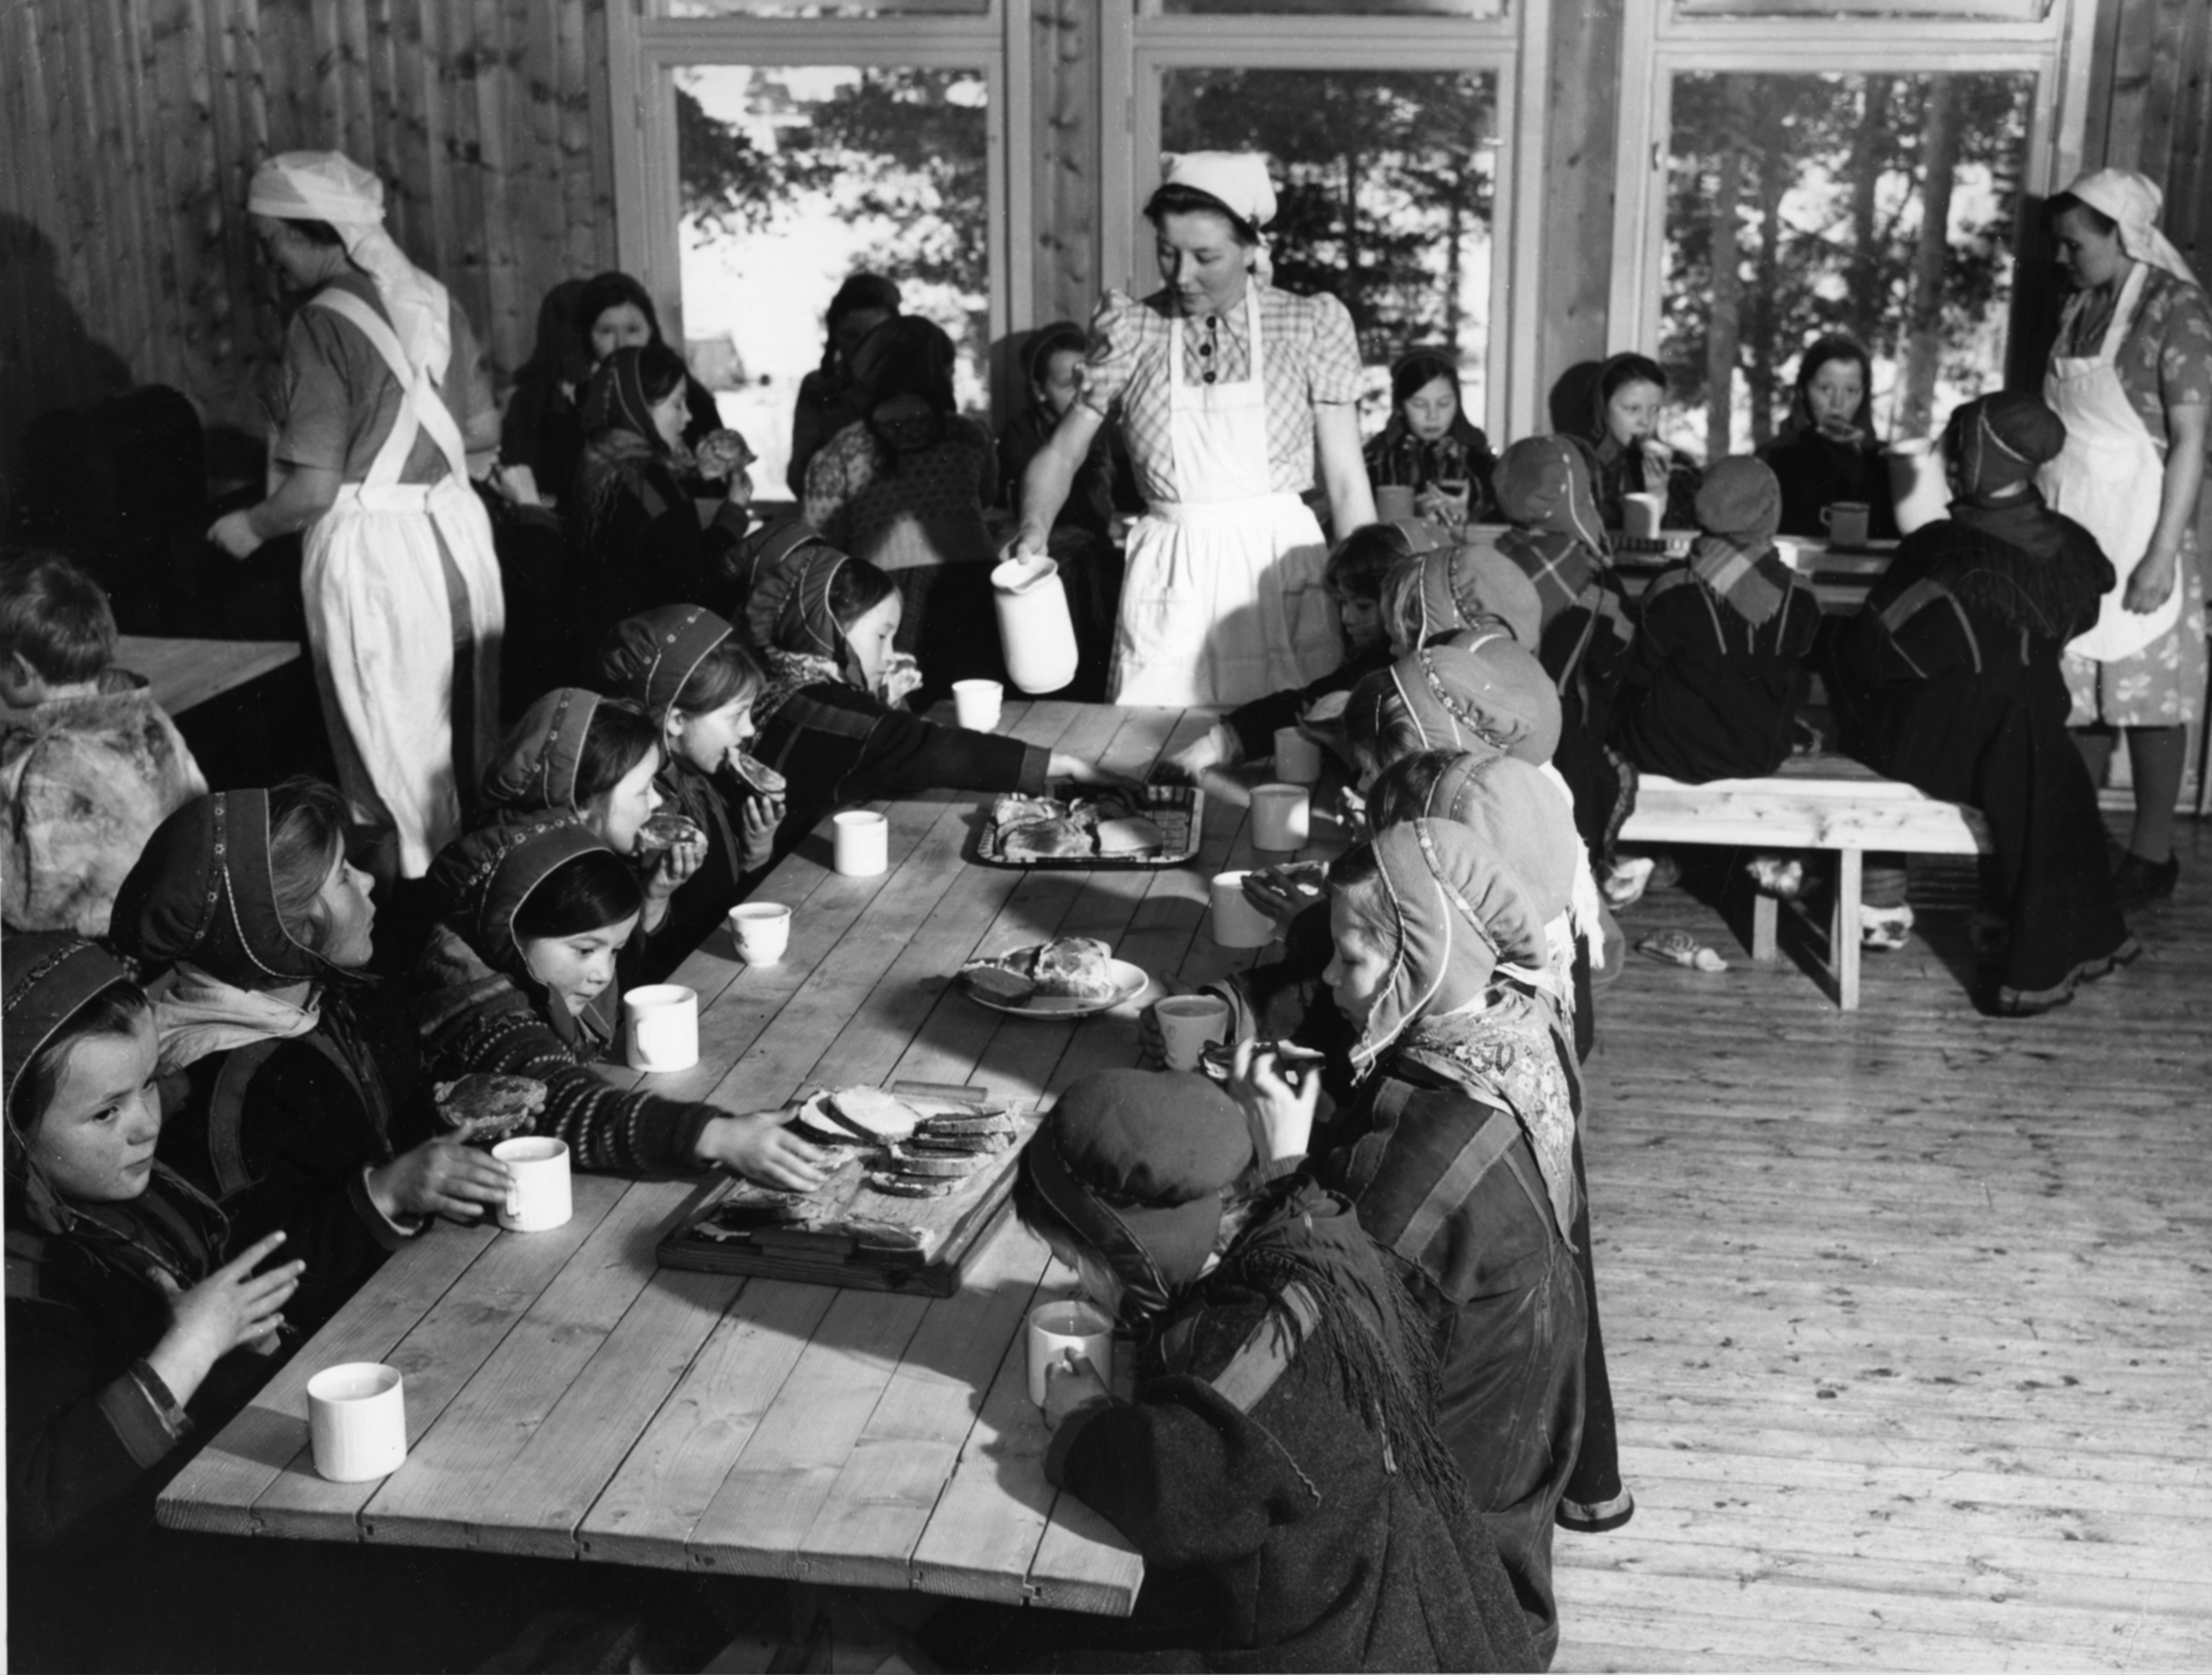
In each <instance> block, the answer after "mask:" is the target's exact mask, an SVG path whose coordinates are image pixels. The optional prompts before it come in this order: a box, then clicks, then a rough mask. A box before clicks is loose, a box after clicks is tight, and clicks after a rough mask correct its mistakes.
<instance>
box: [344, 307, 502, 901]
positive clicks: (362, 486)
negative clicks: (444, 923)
mask: <svg viewBox="0 0 2212 1675" xmlns="http://www.w3.org/2000/svg"><path fill="white" fill-rule="evenodd" d="M311 306H313V307H319V308H328V309H330V310H331V312H332V313H333V314H337V315H338V316H339V317H340V318H342V319H343V320H348V321H349V322H350V323H351V324H352V325H353V326H356V328H358V329H359V331H360V332H361V333H362V336H364V337H366V338H368V341H369V343H370V344H372V345H373V346H374V348H375V350H376V351H377V353H378V354H379V355H380V356H383V358H384V362H385V364H386V366H387V367H389V368H391V370H392V376H393V377H394V378H396V379H397V380H398V381H399V387H400V389H401V390H402V392H403V395H402V398H401V400H400V403H399V411H398V417H396V418H395V419H394V421H393V423H392V429H391V432H390V434H389V435H386V437H385V439H384V445H383V446H382V447H381V448H379V449H378V450H377V454H376V459H375V461H374V463H373V464H372V465H371V466H369V470H368V478H367V479H366V480H364V481H362V482H360V483H349V484H345V485H344V486H343V488H341V489H340V490H338V496H337V501H336V502H335V503H334V504H332V506H331V509H330V510H329V511H327V512H325V513H324V514H323V515H322V516H321V517H319V518H318V519H316V520H315V521H314V523H313V526H312V527H310V528H309V529H308V531H307V562H306V566H305V568H304V569H303V570H302V572H301V593H302V594H303V595H304V596H305V602H306V606H307V645H308V649H309V652H310V653H311V655H313V660H314V668H315V684H316V685H317V686H318V688H319V690H320V691H321V693H322V699H323V716H324V721H325V724H326V725H327V726H328V728H329V729H330V734H331V749H332V750H333V751H334V752H336V754H337V763H338V784H339V788H340V789H342V790H343V792H344V793H345V798H346V801H347V803H348V804H349V807H350V808H351V811H352V814H353V818H354V819H356V820H357V821H359V822H361V823H362V824H364V825H373V826H389V827H391V828H392V829H393V830H394V831H396V832H397V834H398V844H399V870H400V872H401V874H403V875H404V876H405V877H408V878H420V877H421V876H422V874H424V873H426V872H428V870H429V868H430V860H431V857H432V856H435V854H436V853H437V852H438V850H441V848H443V847H444V846H445V845H446V844H448V843H450V842H451V841H452V840H453V838H455V837H459V835H460V826H461V796H460V788H459V786H458V785H457V784H456V783H454V771H453V738H454V732H453V729H454V726H455V719H456V718H455V717H454V716H453V610H452V607H451V605H450V603H449V601H448V600H447V592H446V573H445V567H444V565H443V564H442V563H441V562H440V559H439V555H438V541H439V537H440V536H441V535H442V536H443V537H444V538H445V545H446V551H447V554H448V555H449V556H450V557H452V559H453V566H454V568H455V569H457V570H459V573H460V577H461V582H462V584H463V586H464V588H465V590H466V593H467V595H468V616H469V625H470V630H471V636H472V638H473V640H474V643H475V647H476V668H475V687H474V691H475V714H473V715H471V716H461V717H459V725H460V726H461V727H463V728H467V729H469V735H468V736H470V737H471V738H472V740H473V741H474V750H473V752H472V758H473V760H475V761H476V762H477V763H478V764H482V763H483V762H485V761H487V760H488V759H489V753H490V752H491V751H492V750H493V749H494V748H495V746H496V744H497V740H498V728H499V656H498V653H499V642H500V636H501V631H502V630H503V629H504V628H505V626H506V617H507V612H506V601H505V597H504V595H503V594H501V589H500V579H499V559H498V557H497V556H496V555H495V553H494V552H493V551H492V538H491V521H490V520H489V518H487V517H486V516H485V515H484V509H483V504H482V502H479V501H478V500H477V497H476V495H475V493H474V492H473V491H472V490H471V489H470V487H469V478H468V460H467V456H466V454H465V450H464V448H463V445H462V442H461V433H460V427H459V426H458V425H457V424H455V423H453V414H452V413H450V412H448V411H447V408H446V404H445V402H444V400H443V399H441V396H440V395H439V393H438V387H437V386H436V384H435V382H434V381H432V379H431V376H430V375H429V373H428V371H427V370H418V369H416V368H413V367H411V366H410V365H409V363H408V361H407V357H406V352H405V351H404V350H403V349H402V348H401V347H400V344H399V338H398V335H397V334H396V333H395V332H393V331H392V327H391V326H390V325H389V324H388V323H387V322H386V320H385V319H384V317H383V316H382V315H380V314H378V313H377V312H376V310H375V309H374V308H370V307H369V306H368V304H367V303H365V302H363V301H362V300H361V299H360V298H359V297H356V296H353V295H349V294H347V293H346V292H344V291H336V290H326V291H324V292H322V293H320V294H319V295H317V296H316V297H314V298H313V303H312V304H311ZM423 430H428V432H429V433H430V438H431V440H432V441H433V442H436V443H437V444H438V447H439V448H440V450H441V452H443V454H445V456H446V464H447V474H446V476H445V477H444V478H441V479H440V480H439V481H438V482H436V483H433V484H403V483H401V482H400V480H399V477H400V473H401V472H403V471H404V469H405V468H406V464H407V456H408V454H409V453H410V451H411V450H412V449H413V448H414V446H415V438H416V435H417V434H418V433H419V432H421V431H423Z"/></svg>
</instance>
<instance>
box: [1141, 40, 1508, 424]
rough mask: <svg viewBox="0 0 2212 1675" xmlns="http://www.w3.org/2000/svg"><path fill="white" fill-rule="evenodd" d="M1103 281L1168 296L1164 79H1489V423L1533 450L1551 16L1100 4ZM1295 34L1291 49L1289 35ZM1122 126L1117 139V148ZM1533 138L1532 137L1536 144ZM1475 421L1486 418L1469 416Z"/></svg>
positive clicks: (1486, 407) (1484, 415) (1486, 412)
mask: <svg viewBox="0 0 2212 1675" xmlns="http://www.w3.org/2000/svg"><path fill="white" fill-rule="evenodd" d="M1100 9H1101V14H1102V18H1101V21H1102V26H1103V27H1102V31H1101V35H1102V41H1103V47H1104V51H1103V54H1102V58H1103V62H1102V64H1101V65H1100V70H1101V82H1102V85H1101V89H1100V90H1101V94H1102V98H1101V101H1100V108H1101V110H1102V112H1103V113H1104V117H1103V119H1104V121H1105V123H1106V125H1107V127H1108V143H1106V144H1105V145H1104V146H1103V147H1102V148H1101V149H1102V154H1103V155H1102V167H1101V170H1100V181H1099V187H1100V190H1099V203H1100V241H1101V249H1100V256H1101V262H1100V271H1101V273H1102V274H1103V275H1104V276H1105V283H1108V284H1109V285H1121V286H1125V287H1127V289H1129V290H1130V291H1131V293H1132V294H1133V295H1146V294H1148V293H1150V292H1151V291H1152V290H1154V289H1158V283H1159V277H1158V271H1156V269H1155V268H1154V266H1153V265H1152V261H1151V260H1150V259H1149V252H1150V246H1151V240H1150V239H1149V237H1147V236H1146V234H1145V233H1144V232H1143V231H1142V229H1141V228H1140V224H1139V223H1140V222H1141V219H1142V210H1143V207H1144V200H1145V199H1146V198H1147V197H1149V196H1150V195H1151V187H1152V183H1154V182H1156V181H1157V180H1158V179H1159V160H1160V102H1161V101H1160V78H1161V75H1162V73H1163V72H1164V71H1166V70H1191V69H1198V70H1214V69H1224V70H1408V71H1413V72H1416V73H1418V72H1421V71H1429V72H1443V71H1456V72H1459V73H1462V74H1466V73H1482V72H1489V73H1492V74H1494V75H1495V76H1497V77H1498V150H1499V154H1500V155H1499V158H1498V169H1497V174H1496V195H1495V198H1494V200H1493V209H1492V224H1491V243H1492V262H1491V276H1490V319H1491V341H1490V343H1489V345H1488V361H1487V365H1486V371H1485V378H1486V397H1485V401H1484V411H1483V413H1482V414H1481V415H1480V416H1479V419H1480V423H1482V424H1483V425H1484V426H1485V427H1486V429H1488V430H1489V432H1490V433H1491V434H1492V435H1529V434H1532V433H1533V431H1534V429H1535V428H1536V420H1537V415H1538V414H1539V412H1540V411H1541V393H1540V391H1539V389H1538V387H1537V376H1536V374H1537V367H1536V357H1537V344H1538V338H1539V334H1540V330H1541V309H1540V308H1539V306H1538V301H1537V299H1538V295H1539V291H1540V283H1541V275H1542V271H1543V229H1542V213H1541V209H1542V204H1543V171H1544V161H1545V159H1544V150H1545V131H1546V126H1547V125H1546V122H1545V119H1544V112H1545V98H1544V85H1543V78H1544V76H1546V75H1547V73H1548V70H1549V58H1548V47H1549V29H1550V10H1551V9H1550V7H1549V5H1548V4H1546V3H1537V0H1511V3H1510V4H1501V5H1500V6H1499V8H1498V15H1493V16H1489V17H1471V16H1436V17H1425V16H1419V15H1348V16H1342V17H1326V16H1310V15H1305V14H1303V13H1302V14H1299V15H1297V16H1296V17H1294V18H1286V17H1285V16H1281V15H1267V14H1264V13H1255V14H1241V13H1238V14H1201V15H1160V14H1158V13H1157V12H1155V11H1153V9H1152V7H1151V5H1150V4H1149V3H1144V0H1100ZM1293 22H1294V23H1295V24H1296V25H1297V30H1296V34H1295V37H1294V38H1293V37H1292V36H1291V34H1290V32H1289V31H1287V30H1286V28H1285V24H1286V23H1293ZM1117 113H1118V124H1119V130H1118V131H1119V133H1120V135H1121V137H1122V138H1123V140H1124V141H1125V142H1126V143H1122V144H1119V145H1117V144H1115V143H1112V142H1113V137H1114V135H1115V124H1116V118H1117ZM1524 129H1525V131H1524ZM1471 417H1474V416H1471Z"/></svg>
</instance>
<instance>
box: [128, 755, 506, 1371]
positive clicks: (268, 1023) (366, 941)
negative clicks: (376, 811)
mask: <svg viewBox="0 0 2212 1675" xmlns="http://www.w3.org/2000/svg"><path fill="white" fill-rule="evenodd" d="M347 828H348V820H347V813H346V807H345V804H344V803H343V801H341V800H340V798H339V796H338V794H337V791H336V790H335V789H333V788H332V787H331V786H328V785H325V784H323V783H320V782H319V781H316V780H313V779H292V780H287V781H286V782H284V783H283V784H281V785H278V786H276V787H274V788H273V789H269V790H265V791H264V790H241V791H223V792H217V793H216V794H214V795H209V796H204V797H198V798H196V799H195V800H193V801H191V802H189V803H186V804H185V806H184V807H182V808H179V810H177V812H176V813H173V814H172V815H171V816H170V817H169V818H168V819H167V820H165V821H163V822H162V823H161V825H160V826H159V827H158V828H157V829H156V830H155V833H154V836H153V837H152V838H151V839H149V841H148V843H147V845H146V848H145V850H144V851H143V853H142V854H141V855H140V856H139V857H138V862H137V865H136V866H134V867H132V868H131V872H130V874H129V875H128V876H127V877H126V878H125V880H124V882H123V886H122V888H121V889H120V890H119V891H118V892H117V895H116V901H115V912H114V917H113V918H112V921H111V922H110V929H109V934H110V936H111V938H112V941H113V942H114V944H115V946H116V947H117V948H118V950H119V951H120V952H121V953H125V954H126V955H128V956H130V957H131V958H132V959H136V960H137V961H139V962H140V963H141V964H142V965H143V966H144V967H146V968H148V969H149V970H167V971H170V972H171V973H172V978H171V981H170V983H169V985H168V986H167V988H166V989H165V990H163V991H162V992H161V998H160V1000H159V1002H157V1003H156V1006H155V1021H156V1023H157V1025H158V1026H159V1029H160V1032H161V1075H162V1076H163V1077H164V1079H165V1081H167V1084H168V1087H169V1090H170V1092H169V1097H168V1099H167V1104H168V1106H169V1120H168V1122H167V1124H166V1126H165V1127H164V1129H163V1130H162V1134H161V1157H162V1160H163V1161H164V1162H165V1163H167V1165H168V1166H170V1167H171V1168H173V1169H174V1170H176V1171H177V1172H178V1173H179V1174H180V1175H182V1176H183V1177H184V1178H185V1179H187V1180H189V1181H191V1183H192V1184H193V1185H196V1186H197V1187H198V1188H199V1189H200V1190H201V1191H204V1192H205V1193H207V1194H208V1196H210V1197H213V1198H215V1199H217V1200H218V1201H220V1202H221V1203H222V1208H223V1210H224V1212H225V1214H227V1215H228V1216H229V1218H230V1221H231V1223H232V1225H233V1226H234V1228H235V1229H236V1230H237V1233H238V1236H239V1237H240V1239H244V1240H247V1241H251V1240H253V1239H259V1238H261V1237H263V1236H264V1235H265V1234H268V1233H276V1232H282V1233H283V1234H284V1235H285V1239H286V1251H287V1253H288V1254H289V1255H291V1256H295V1257H298V1258H301V1259H302V1260H304V1261H305V1262H306V1263H307V1275H306V1277H305V1279H304V1280H303V1281H302V1282H301V1288H300V1292H299V1295H298V1296H297V1297H296V1298H295V1300H294V1301H293V1303H292V1306H291V1307H290V1310H289V1315H290V1319H291V1322H292V1324H293V1325H295V1326H299V1327H301V1328H302V1329H305V1330H309V1331H312V1330H313V1327H314V1326H315V1325H317V1324H319V1322H320V1321H321V1320H322V1319H324V1318H325V1317H326V1316H327V1315H328V1314H330V1313H331V1312H332V1311H333V1310H335V1309H336V1308H337V1306H338V1305H339V1304H340V1303H342V1302H343V1301H344V1300H345V1299H346V1298H347V1297H349V1295H351V1294H352V1293H353V1292H354V1290H355V1289H356V1288H358V1287H359V1286H360V1285H361V1283H362V1282H363V1281H364V1280H366V1279H367V1278H368V1276H369V1275H370V1274H371V1273H373V1272H374V1270H376V1269H377V1268H378V1267H379V1266H380V1264H382V1263H383V1261H384V1258H385V1257H386V1255H387V1254H388V1253H389V1252H392V1251H394V1250H397V1249H398V1247H399V1246H401V1245H403V1244H404V1243H406V1242H407V1240H409V1239H413V1238H416V1237H418V1236H419V1235H420V1234H421V1233H422V1232H423V1230H424V1229H425V1228H426V1227H428V1224H429V1221H430V1219H431V1218H432V1217H434V1216H436V1215H459V1216H464V1217H468V1218H471V1219H472V1218H473V1217H475V1216H476V1215H477V1214H478V1213H479V1212H481V1211H482V1210H483V1209H486V1208H487V1207H494V1206H496V1205H498V1204H500V1203H503V1202H505V1200H506V1197H507V1168H506V1166H505V1165H504V1164H501V1163H500V1162H498V1161H497V1160H495V1159H493V1158H491V1157H489V1156H487V1155H486V1154H483V1153H482V1152H479V1151H476V1150H473V1149H471V1148H469V1147H467V1146H465V1145H462V1144H460V1143H459V1142H458V1141H457V1140H455V1139H453V1137H451V1136H442V1135H441V1133H440V1132H439V1130H438V1125H437V1124H436V1123H435V1119H434V1113H433V1112H432V1109H431V1102H430V1098H429V1091H428V1087H427V1086H426V1084H425V1081H424V1079H423V1076H422V1055H421V1053H420V1052H419V1051H418V1050H417V1048H416V1040H415V1032H414V1030H413V1028H412V1027H411V1026H410V1020H409V1019H408V1018H407V1015H406V1012H405V1008H404V1006H403V1005H402V1004H401V1003H400V1002H399V998H398V996H397V995H396V993H394V992H393V991H392V990H391V989H390V988H389V987H388V986H387V985H386V984H384V983H382V982H380V980H378V979H376V978H372V977H370V976H369V975H368V973H367V971H365V969H364V968H365V967H366V966H367V965H368V961H369V959H370V957H371V953H372V951H373V950H372V944H371V938H372V935H373V934H374V929H375V923H376V906H375V903H374V901H373V900H372V899H371V897H370V892H369V880H368V874H365V873H363V872H362V871H361V870H360V869H359V868H356V867H353V866H351V865H349V864H348V862H347V861H346V859H345V854H344V845H345V839H346V833H347Z"/></svg>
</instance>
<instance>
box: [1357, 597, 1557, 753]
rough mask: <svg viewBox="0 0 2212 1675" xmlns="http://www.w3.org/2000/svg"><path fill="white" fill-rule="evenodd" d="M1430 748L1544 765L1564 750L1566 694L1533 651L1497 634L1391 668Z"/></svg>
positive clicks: (1434, 649) (1466, 639) (1470, 638)
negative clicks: (1498, 754) (1562, 699)
mask: <svg viewBox="0 0 2212 1675" xmlns="http://www.w3.org/2000/svg"><path fill="white" fill-rule="evenodd" d="M1390 679H1391V682H1392V684H1393V685H1395V687H1396V688H1397V691H1398V697H1399V698H1400V700H1401V702H1402V703H1404V704H1405V706H1406V710H1407V714H1408V715H1409V716H1412V718H1413V722H1414V725H1415V726H1417V727H1418V728H1419V729H1420V733H1421V742H1422V747H1423V748H1424V749H1426V750H1449V751H1455V752H1457V751H1466V750H1472V751H1474V752H1477V753H1481V752H1485V751H1488V750H1498V751H1503V752H1505V753H1506V754H1507V755H1509V756H1517V757H1519V758H1521V759H1522V761H1524V762H1530V763H1537V764H1541V763H1545V762H1548V761H1550V760H1551V759H1552V753H1553V752H1554V751H1556V750H1557V749H1558V748H1559V729H1560V715H1559V692H1558V691H1556V690H1555V689H1554V688H1553V685H1552V682H1551V678H1550V677H1549V676H1547V674H1546V673H1544V666H1543V665H1542V664H1541V663H1539V662H1538V661H1536V659H1535V656H1534V654H1533V653H1531V652H1529V651H1528V650H1527V649H1525V648H1523V647H1522V646H1519V645H1516V644H1515V643H1514V642H1513V641H1512V640H1511V639H1510V638H1509V637H1508V636H1506V635H1505V634H1504V633H1503V632H1501V631H1499V630H1489V631H1488V632H1486V633H1480V634H1472V635H1467V636H1460V637H1458V638H1455V639H1454V640H1452V641H1449V642H1448V643H1445V644H1443V645H1440V646H1431V647H1429V648H1428V649H1425V650H1422V651H1417V652H1413V653H1411V654H1409V655H1407V656H1405V657H1401V658H1400V659H1399V660H1398V661H1397V662H1395V663H1394V664H1392V665H1391V666H1390Z"/></svg>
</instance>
